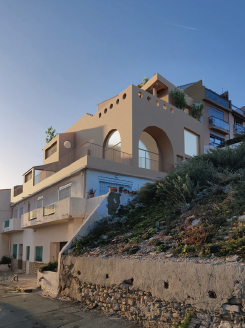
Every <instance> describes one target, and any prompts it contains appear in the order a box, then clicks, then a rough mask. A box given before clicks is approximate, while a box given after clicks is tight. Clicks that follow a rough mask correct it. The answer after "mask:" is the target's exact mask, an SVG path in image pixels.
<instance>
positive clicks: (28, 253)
mask: <svg viewBox="0 0 245 328" xmlns="http://www.w3.org/2000/svg"><path fill="white" fill-rule="evenodd" d="M26 260H27V261H29V260H30V246H26Z"/></svg>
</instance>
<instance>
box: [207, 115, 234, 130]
mask: <svg viewBox="0 0 245 328" xmlns="http://www.w3.org/2000/svg"><path fill="white" fill-rule="evenodd" d="M209 125H210V126H211V127H212V128H213V129H215V130H219V131H222V132H224V133H228V132H229V131H230V125H229V123H228V122H226V121H224V120H222V119H221V118H217V117H215V116H210V117H209Z"/></svg>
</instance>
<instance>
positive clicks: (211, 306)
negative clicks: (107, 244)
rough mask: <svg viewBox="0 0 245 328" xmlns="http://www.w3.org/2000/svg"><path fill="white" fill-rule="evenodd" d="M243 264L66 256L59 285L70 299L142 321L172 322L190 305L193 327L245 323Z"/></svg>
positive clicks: (160, 324) (156, 324) (157, 324)
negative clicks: (192, 313) (193, 314)
mask: <svg viewBox="0 0 245 328" xmlns="http://www.w3.org/2000/svg"><path fill="white" fill-rule="evenodd" d="M244 269H245V267H244V266H243V265H241V264H238V263H231V264H227V263H226V264H225V263H224V264H223V263H219V264H218V263H217V264H215V263H214V264H205V263H195V262H177V261H167V262H163V261H156V260H139V259H132V260H131V259H117V258H98V257H97V258H96V257H94V258H92V257H72V256H64V257H62V260H61V270H60V286H61V291H62V293H63V294H64V295H66V296H69V297H71V298H72V299H74V300H78V301H81V302H83V303H85V304H87V305H88V306H89V307H100V308H101V309H102V310H104V311H110V312H117V313H118V314H120V315H121V316H124V317H127V318H128V319H130V320H134V321H135V322H138V323H140V324H143V325H144V326H147V325H149V326H151V327H170V326H171V324H172V323H178V322H181V321H183V319H184V318H185V316H186V314H187V313H188V312H189V311H190V310H192V311H193V312H194V313H195V318H193V319H192V322H191V328H194V327H198V326H199V325H203V326H205V327H212V328H213V327H218V326H219V325H221V326H222V324H223V323H224V321H227V322H226V323H225V325H227V324H228V326H227V327H232V326H233V325H234V326H236V327H240V324H241V325H242V327H245V323H244V321H245V302H244V298H245V290H244V286H245V285H244V283H245V271H244ZM243 306H244V307H243ZM243 311H244V312H243Z"/></svg>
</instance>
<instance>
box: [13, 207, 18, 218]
mask: <svg viewBox="0 0 245 328" xmlns="http://www.w3.org/2000/svg"><path fill="white" fill-rule="evenodd" d="M13 218H18V207H15V208H14V212H13Z"/></svg>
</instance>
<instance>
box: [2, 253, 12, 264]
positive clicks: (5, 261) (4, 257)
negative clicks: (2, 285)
mask: <svg viewBox="0 0 245 328" xmlns="http://www.w3.org/2000/svg"><path fill="white" fill-rule="evenodd" d="M10 263H11V258H10V257H8V256H5V255H3V257H2V259H1V261H0V264H10Z"/></svg>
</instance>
